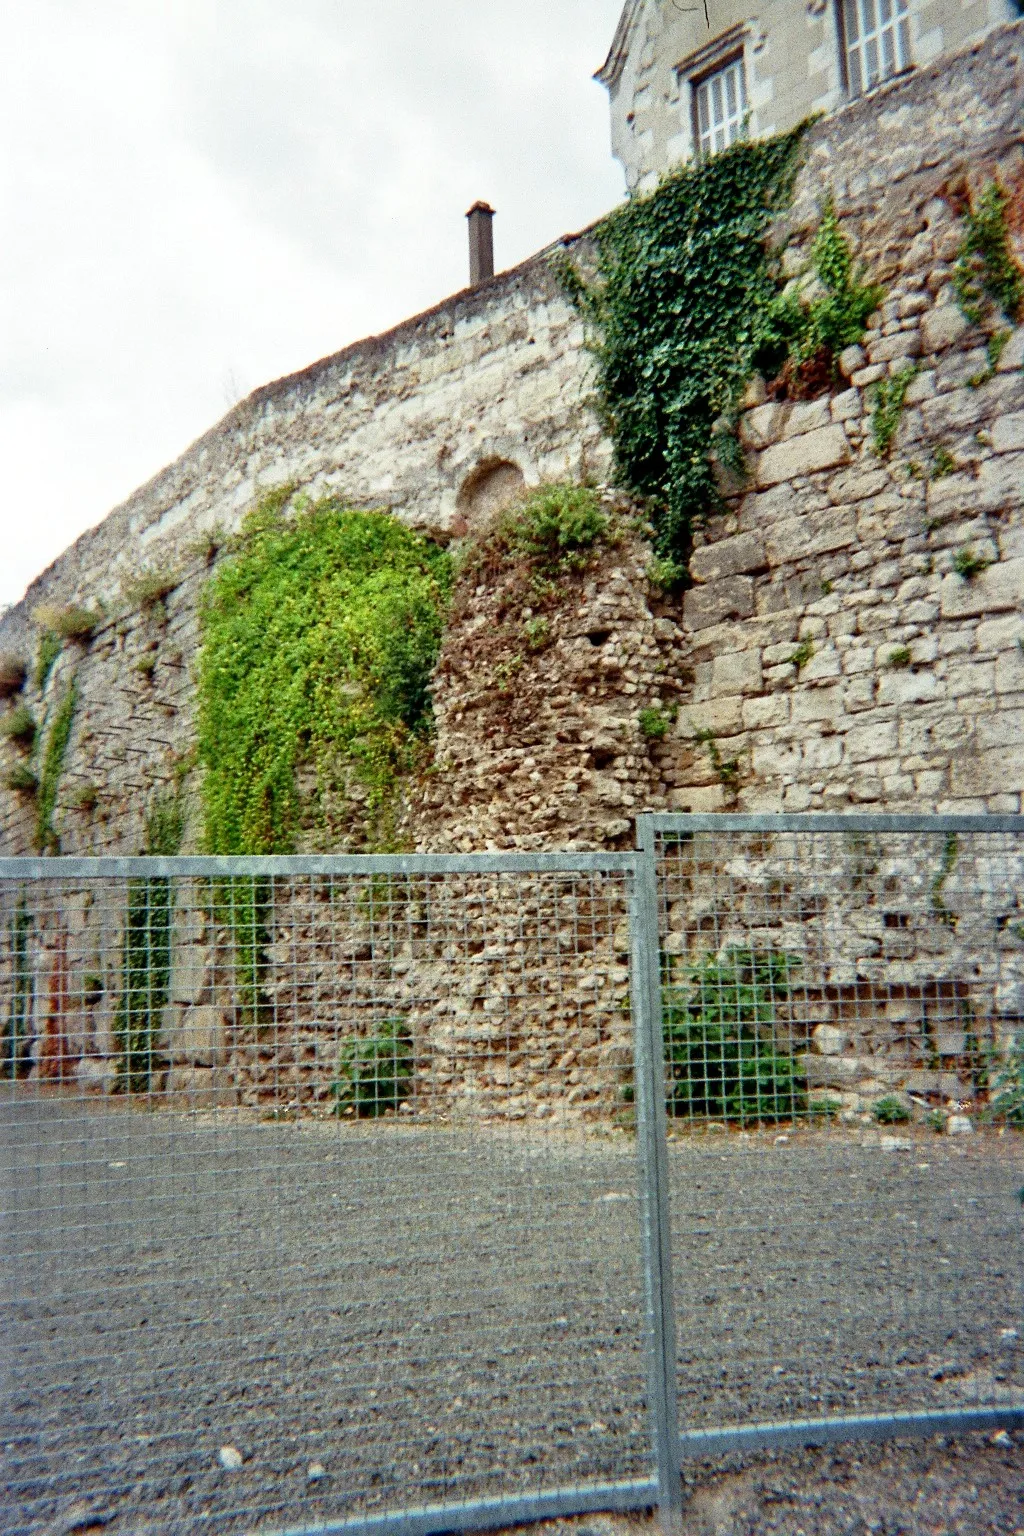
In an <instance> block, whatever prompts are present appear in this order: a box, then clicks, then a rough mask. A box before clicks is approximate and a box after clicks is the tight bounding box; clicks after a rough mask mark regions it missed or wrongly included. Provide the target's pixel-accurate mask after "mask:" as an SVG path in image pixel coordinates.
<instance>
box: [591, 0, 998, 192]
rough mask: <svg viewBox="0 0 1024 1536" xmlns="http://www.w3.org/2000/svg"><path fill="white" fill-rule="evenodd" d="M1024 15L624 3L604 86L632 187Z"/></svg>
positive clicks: (897, 7)
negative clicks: (606, 89) (741, 137)
mask: <svg viewBox="0 0 1024 1536" xmlns="http://www.w3.org/2000/svg"><path fill="white" fill-rule="evenodd" d="M1019 14H1020V11H1019V6H1018V3H1017V0H760V4H759V5H758V6H757V8H756V10H754V9H751V8H750V6H749V5H748V4H747V3H745V0H695V3H692V0H626V4H625V6H624V8H623V11H622V16H621V17H620V20H619V25H618V29H617V31H616V34H615V38H614V41H613V43H612V46H611V50H610V52H609V54H608V57H607V59H606V60H605V62H604V64H603V65H602V66H601V68H600V70H598V72H597V77H596V78H597V79H598V80H600V81H601V82H602V83H603V84H604V85H605V86H606V87H607V88H608V94H609V97H610V100H611V117H612V150H613V153H614V154H615V156H616V158H617V159H618V160H619V161H620V162H621V164H622V166H623V169H624V170H625V173H626V181H627V184H628V186H629V187H630V189H631V190H641V191H642V190H646V189H648V188H649V187H652V186H653V185H654V184H655V182H656V181H657V179H658V177H659V176H661V175H662V174H663V173H664V172H665V171H667V170H670V169H671V168H672V167H673V166H677V165H681V164H684V163H685V162H686V161H688V160H694V159H700V158H703V157H706V156H707V155H709V154H714V153H716V152H717V151H718V150H720V149H723V148H725V147H726V145H728V144H730V143H732V142H734V141H735V140H736V139H737V138H739V137H740V136H742V135H745V134H746V135H750V136H753V137H758V138H763V137H767V136H769V135H770V134H773V133H782V132H785V130H786V129H788V128H792V127H794V126H795V125H796V124H797V123H799V122H800V121H801V120H802V119H803V118H805V117H807V116H809V115H810V114H811V113H815V112H834V111H835V110H836V109H837V108H838V107H840V106H842V105H843V104H844V103H845V102H846V101H849V100H852V99H854V98H857V97H860V96H864V95H866V94H868V93H870V92H872V91H875V90H877V89H879V88H880V87H882V86H884V85H886V84H887V82H889V81H891V80H894V79H896V78H898V77H900V76H904V75H907V74H908V73H910V72H912V71H913V70H914V69H915V68H918V67H920V66H922V65H926V64H930V63H932V62H933V61H934V60H935V59H937V58H938V57H939V56H941V55H942V54H945V53H950V52H953V51H956V50H958V49H961V48H963V47H964V46H965V45H969V44H970V43H971V42H973V41H975V40H976V39H980V38H982V37H983V36H984V35H985V34H986V33H987V32H988V31H990V30H991V28H992V27H994V26H998V25H999V24H1000V23H1002V22H1006V21H1011V20H1013V19H1014V18H1015V17H1016V16H1017V15H1019Z"/></svg>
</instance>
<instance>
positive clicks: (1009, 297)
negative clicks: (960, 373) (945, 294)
mask: <svg viewBox="0 0 1024 1536" xmlns="http://www.w3.org/2000/svg"><path fill="white" fill-rule="evenodd" d="M1009 202H1010V194H1009V193H1008V192H1007V191H1006V189H1005V187H1002V186H1000V184H999V183H998V182H997V181H990V182H989V183H988V184H987V186H985V187H984V188H983V190H982V192H981V194H980V196H978V197H977V198H973V199H972V201H971V206H970V208H969V209H968V211H967V214H966V220H965V223H966V229H965V232H964V239H963V244H962V245H961V247H960V255H959V257H958V259H957V263H956V266H955V268H954V270H953V286H954V288H955V289H956V296H957V302H958V303H959V305H960V308H961V310H962V311H963V313H964V315H965V316H966V317H967V319H968V320H970V321H971V322H972V323H973V324H975V325H979V324H981V322H982V321H983V320H985V319H987V318H988V316H989V315H990V314H991V313H992V312H993V310H995V311H998V312H1000V313H1001V314H1003V315H1005V316H1006V318H1007V320H1011V321H1014V322H1016V321H1017V320H1019V319H1021V318H1022V316H1024V271H1022V270H1021V266H1020V263H1019V262H1018V261H1017V259H1016V257H1015V256H1014V254H1013V245H1012V244H1011V241H1010V231H1009V228H1008V225H1007V219H1006V210H1007V208H1008V206H1009ZM990 355H991V354H990ZM997 360H998V359H997Z"/></svg>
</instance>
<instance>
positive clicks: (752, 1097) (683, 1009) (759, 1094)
mask: <svg viewBox="0 0 1024 1536" xmlns="http://www.w3.org/2000/svg"><path fill="white" fill-rule="evenodd" d="M799 964H800V962H799V959H798V958H797V957H796V956H795V955H789V954H786V953H784V952H782V951H777V950H766V951H763V952H762V951H757V950H752V949H739V948H737V949H728V950H726V951H725V953H724V954H722V956H721V957H720V958H715V957H714V956H708V957H706V958H705V959H704V960H703V961H701V962H700V963H699V964H697V965H694V966H693V967H692V968H691V971H690V975H689V978H688V982H687V985H686V986H685V987H670V988H667V989H666V992H665V996H664V1019H665V1054H666V1058H667V1063H668V1080H669V1099H668V1112H669V1114H670V1115H674V1116H677V1117H686V1118H694V1117H707V1118H709V1119H714V1120H735V1121H738V1122H739V1123H740V1124H741V1125H749V1124H751V1123H756V1122H757V1121H773V1120H788V1119H791V1118H792V1117H793V1116H794V1115H795V1114H798V1113H799V1112H800V1110H801V1109H803V1108H804V1107H805V1106H806V1096H805V1092H804V1084H803V1080H802V1079H801V1078H800V1076H799V1073H798V1071H797V1068H796V1063H795V1062H794V1060H793V1057H792V1056H791V1055H789V1054H788V1053H787V1052H783V1051H778V1050H776V1048H775V1045H774V1044H773V1043H772V1041H771V1038H770V1036H771V1030H772V1026H773V1025H774V1022H775V1010H776V1007H777V1006H778V1004H780V1003H782V1002H784V1001H785V1000H786V999H787V998H788V996H789V992H790V988H791V985H792V978H793V976H794V974H795V972H796V970H797V969H798V967H799Z"/></svg>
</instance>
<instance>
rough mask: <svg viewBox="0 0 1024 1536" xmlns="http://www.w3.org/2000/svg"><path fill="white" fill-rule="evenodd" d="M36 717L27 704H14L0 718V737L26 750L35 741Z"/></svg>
mask: <svg viewBox="0 0 1024 1536" xmlns="http://www.w3.org/2000/svg"><path fill="white" fill-rule="evenodd" d="M37 729H38V727H37V726H36V717H35V715H34V714H33V713H32V711H31V710H30V709H29V707H28V705H27V704H16V705H15V707H14V708H13V709H9V710H8V711H7V713H6V714H5V715H3V716H2V717H0V736H3V737H6V739H7V740H8V741H16V742H17V743H18V745H19V746H20V747H25V748H26V749H28V748H29V747H31V745H32V743H33V742H34V741H35V739H36V731H37Z"/></svg>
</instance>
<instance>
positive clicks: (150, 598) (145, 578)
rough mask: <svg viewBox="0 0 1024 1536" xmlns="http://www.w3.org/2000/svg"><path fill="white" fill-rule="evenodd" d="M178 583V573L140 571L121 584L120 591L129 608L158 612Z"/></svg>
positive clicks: (179, 575) (179, 574) (179, 578)
mask: <svg viewBox="0 0 1024 1536" xmlns="http://www.w3.org/2000/svg"><path fill="white" fill-rule="evenodd" d="M180 582H181V573H180V572H179V571H164V570H148V571H140V572H139V573H138V575H136V576H130V577H129V578H128V579H127V581H125V582H123V583H122V586H121V591H122V594H123V596H124V599H125V602H126V603H127V604H128V606H129V607H130V608H141V609H142V610H143V611H144V612H145V611H146V610H154V609H157V610H159V609H161V608H162V607H163V604H164V599H165V598H167V597H169V596H170V595H171V593H172V592H173V591H174V589H175V587H177V586H178V585H179V584H180Z"/></svg>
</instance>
